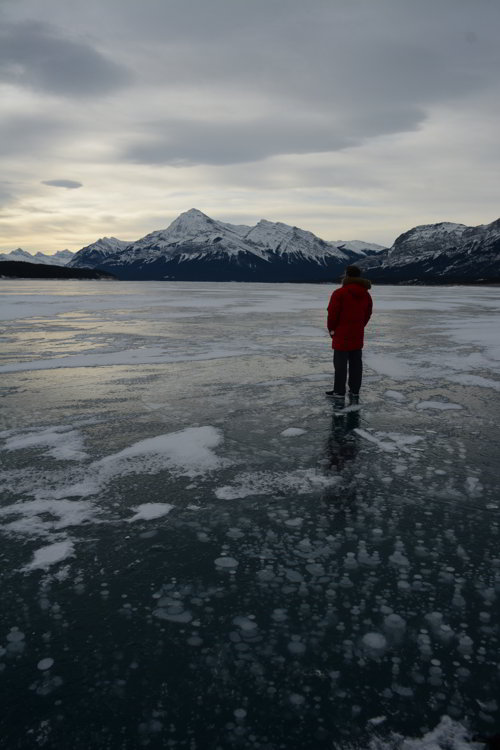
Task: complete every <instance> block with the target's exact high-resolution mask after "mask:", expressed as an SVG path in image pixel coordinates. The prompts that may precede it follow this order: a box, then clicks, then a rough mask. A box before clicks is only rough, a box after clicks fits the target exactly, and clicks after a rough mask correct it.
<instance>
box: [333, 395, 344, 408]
mask: <svg viewBox="0 0 500 750" xmlns="http://www.w3.org/2000/svg"><path fill="white" fill-rule="evenodd" d="M344 406H345V396H340V395H339V394H338V393H334V394H333V407H334V409H336V410H337V411H339V410H340V409H343V408H344Z"/></svg>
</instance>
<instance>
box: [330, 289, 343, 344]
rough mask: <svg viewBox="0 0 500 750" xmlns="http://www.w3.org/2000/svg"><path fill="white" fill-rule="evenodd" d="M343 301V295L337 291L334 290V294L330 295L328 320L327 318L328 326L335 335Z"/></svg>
mask: <svg viewBox="0 0 500 750" xmlns="http://www.w3.org/2000/svg"><path fill="white" fill-rule="evenodd" d="M341 301H342V300H341V297H340V295H339V294H337V292H334V293H333V294H332V296H331V297H330V302H329V304H328V320H327V327H328V331H329V333H330V336H333V332H334V331H335V329H336V327H337V326H338V323H339V318H340V309H341Z"/></svg>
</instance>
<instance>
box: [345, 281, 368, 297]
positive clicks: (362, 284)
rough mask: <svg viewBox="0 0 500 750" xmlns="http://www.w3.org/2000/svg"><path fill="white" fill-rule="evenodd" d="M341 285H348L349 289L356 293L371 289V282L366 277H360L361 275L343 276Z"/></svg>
mask: <svg viewBox="0 0 500 750" xmlns="http://www.w3.org/2000/svg"><path fill="white" fill-rule="evenodd" d="M342 286H349V291H350V292H353V294H354V295H356V292H358V291H359V292H361V291H362V290H363V291H364V290H366V291H368V289H371V286H372V283H371V281H369V280H368V279H363V278H361V276H344V278H343V279H342Z"/></svg>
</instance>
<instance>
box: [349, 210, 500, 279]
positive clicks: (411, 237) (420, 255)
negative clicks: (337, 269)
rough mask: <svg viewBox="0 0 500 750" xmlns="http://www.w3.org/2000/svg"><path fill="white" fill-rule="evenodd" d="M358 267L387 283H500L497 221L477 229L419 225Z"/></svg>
mask: <svg viewBox="0 0 500 750" xmlns="http://www.w3.org/2000/svg"><path fill="white" fill-rule="evenodd" d="M359 265H360V266H361V267H362V268H363V269H364V272H365V273H366V275H368V276H369V277H370V278H371V279H373V280H375V281H381V282H387V283H443V282H444V283H469V282H480V281H489V282H500V219H497V220H496V221H493V222H492V223H491V224H481V225H480V226H477V227H468V226H465V224H454V223H451V222H441V223H439V224H423V225H421V226H418V227H414V228H413V229H410V230H409V231H408V232H404V233H403V234H401V235H400V236H399V237H398V238H397V239H396V241H395V242H394V244H393V246H392V247H390V248H389V249H388V250H385V251H384V252H382V253H380V254H379V255H377V256H376V257H370V258H367V259H366V260H364V261H361V262H360V263H359Z"/></svg>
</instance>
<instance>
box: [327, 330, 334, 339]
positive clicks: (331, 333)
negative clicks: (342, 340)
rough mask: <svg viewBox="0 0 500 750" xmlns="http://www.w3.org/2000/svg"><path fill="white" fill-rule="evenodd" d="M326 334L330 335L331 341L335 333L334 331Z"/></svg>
mask: <svg viewBox="0 0 500 750" xmlns="http://www.w3.org/2000/svg"><path fill="white" fill-rule="evenodd" d="M328 333H329V334H330V338H331V339H333V334H334V333H335V331H328Z"/></svg>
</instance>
